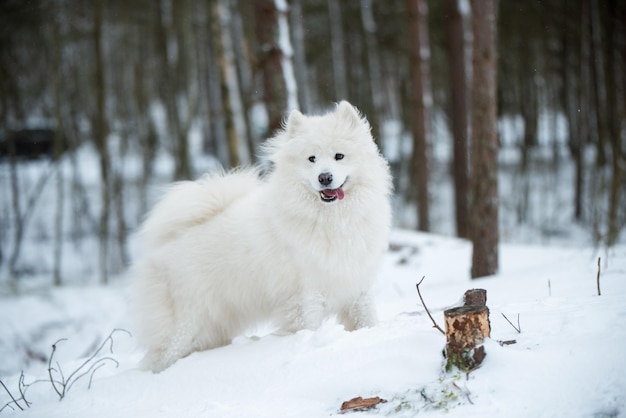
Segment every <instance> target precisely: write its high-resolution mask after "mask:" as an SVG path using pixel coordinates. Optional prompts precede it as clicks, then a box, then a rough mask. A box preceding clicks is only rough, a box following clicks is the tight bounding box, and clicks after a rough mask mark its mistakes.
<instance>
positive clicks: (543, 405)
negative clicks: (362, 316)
mask: <svg viewBox="0 0 626 418" xmlns="http://www.w3.org/2000/svg"><path fill="white" fill-rule="evenodd" d="M392 244H393V247H392V248H393V249H392V250H390V251H389V253H388V254H387V256H386V257H385V261H384V265H383V266H382V268H381V271H380V274H379V279H378V281H377V283H376V295H377V304H378V308H379V314H380V318H381V321H380V324H379V325H378V326H376V327H373V328H370V329H362V330H359V331H355V332H346V331H344V330H343V328H342V327H341V326H339V325H337V324H336V323H335V322H333V321H330V322H328V323H325V324H324V325H323V326H322V327H321V328H320V329H319V330H316V331H301V332H298V333H296V334H294V335H290V336H274V335H264V334H263V333H262V332H261V331H259V332H256V333H251V334H250V335H248V336H242V337H240V338H237V339H236V340H235V341H234V342H233V343H232V344H231V345H229V346H226V347H222V348H218V349H214V350H210V351H206V352H200V353H195V354H192V355H191V356H189V357H187V358H185V359H183V360H180V361H179V362H177V363H176V364H175V365H173V366H172V367H171V368H169V369H167V370H165V371H164V372H162V373H160V374H152V373H150V372H145V371H140V370H138V369H137V368H136V364H137V362H138V360H139V359H140V358H141V352H140V350H139V349H138V348H137V347H136V346H135V344H134V341H133V339H132V337H130V336H128V335H127V334H126V333H124V332H121V331H118V332H115V333H114V334H113V336H112V339H113V342H114V344H113V347H112V348H113V353H112V354H111V353H110V351H109V348H110V346H109V345H108V344H107V345H106V347H105V348H104V349H103V350H102V351H101V353H100V356H102V357H105V356H110V357H112V358H113V359H115V360H116V361H117V362H119V366H118V367H117V368H116V367H115V364H114V363H113V361H111V360H104V361H102V362H101V363H97V364H100V365H102V367H101V368H99V369H98V370H97V371H96V372H95V374H94V376H93V380H92V381H91V387H90V388H88V385H89V383H90V375H86V376H85V377H83V378H80V379H78V380H76V384H75V385H74V386H72V387H71V388H70V389H69V391H68V392H67V393H66V394H65V397H64V399H63V400H62V401H59V397H58V395H57V394H56V393H55V391H54V389H53V388H52V386H51V385H50V382H49V376H48V370H47V369H48V363H47V361H48V358H49V356H50V352H51V345H52V344H53V343H55V341H57V340H59V339H62V338H66V339H67V340H66V341H62V342H59V343H58V344H57V350H56V352H55V355H54V361H53V368H54V369H55V370H59V369H61V370H63V376H64V378H65V379H66V380H69V377H70V374H71V373H72V371H73V370H75V369H77V368H78V367H79V366H80V365H81V364H82V363H83V362H84V361H85V360H86V359H87V358H88V357H89V355H90V354H91V353H93V352H94V351H95V350H96V349H97V347H98V345H99V343H100V342H101V341H103V340H104V339H105V338H106V337H107V335H109V333H111V331H112V330H113V329H115V328H123V329H128V330H131V331H132V328H131V327H132V326H131V321H130V318H129V316H128V314H127V302H126V298H127V285H128V280H129V278H124V277H122V278H118V279H117V280H116V281H115V283H114V284H113V285H111V286H108V287H98V286H89V287H80V286H78V285H75V286H73V287H64V288H59V289H52V290H41V291H31V292H28V293H27V294H25V295H22V296H19V297H7V296H3V297H2V298H1V299H0V318H2V321H1V325H0V335H1V339H0V379H2V382H3V383H4V384H5V385H6V386H7V388H8V389H9V390H10V391H11V392H12V394H13V396H15V397H16V398H19V397H20V394H19V384H18V380H19V376H20V370H21V369H23V370H24V374H25V378H24V382H25V383H27V384H29V383H32V382H37V383H33V384H32V385H31V386H29V387H28V388H27V390H26V399H27V400H28V401H29V402H31V404H30V407H27V406H26V404H25V403H24V401H20V402H19V404H20V405H21V406H22V408H24V409H25V410H24V411H20V410H19V409H18V408H17V407H16V406H15V405H11V406H7V407H5V408H4V410H3V411H2V412H1V413H0V415H3V416H20V417H107V418H110V417H324V416H334V415H338V414H339V408H340V406H341V404H342V402H344V401H347V400H349V399H351V398H354V397H357V396H362V397H364V398H366V397H374V396H380V397H381V398H384V399H386V400H387V401H388V402H387V403H384V404H381V405H379V407H378V408H377V409H374V410H372V411H368V412H355V413H354V414H362V415H383V416H385V415H389V416H402V417H408V416H415V415H424V416H446V417H498V418H500V417H620V416H621V417H626V362H625V361H624V356H625V354H626V326H625V325H624V322H625V321H626V302H625V300H626V245H624V244H621V245H618V246H616V247H614V248H613V249H611V250H609V251H608V252H607V251H604V250H601V251H598V250H597V249H594V248H592V247H586V246H576V245H569V246H548V247H546V246H539V245H532V246H531V245H528V246H525V245H513V244H503V245H502V246H501V263H500V265H501V269H500V273H499V274H498V275H496V276H494V277H489V278H484V279H479V280H470V279H469V273H468V272H469V268H470V257H471V245H470V244H469V243H468V242H466V241H462V240H457V239H453V238H446V237H442V236H438V235H430V234H421V233H414V232H408V231H402V230H396V231H394V233H393V236H392ZM598 257H601V264H600V265H601V273H600V285H601V290H602V295H601V296H598V294H597V289H596V276H597V271H598V266H597V260H598ZM423 276H425V277H426V278H425V280H424V282H423V283H422V285H421V286H420V290H421V292H422V295H423V296H424V299H425V302H426V304H427V306H428V308H429V310H430V311H431V313H432V314H433V316H434V317H435V319H436V320H437V321H438V322H439V324H440V325H441V326H443V310H444V309H446V308H448V307H451V306H453V305H455V304H458V303H460V302H461V297H462V295H463V293H464V292H465V291H466V290H467V289H471V288H484V289H486V290H487V296H488V300H487V305H488V306H489V308H490V319H491V327H492V329H491V336H492V340H491V341H487V344H486V351H487V357H486V359H485V361H484V362H483V365H482V367H480V368H479V369H477V370H475V371H473V372H471V373H470V374H469V375H468V376H466V375H465V374H464V373H460V372H456V373H449V374H444V373H443V372H442V364H443V358H442V348H443V347H444V345H445V337H444V336H443V335H441V334H440V333H439V332H438V331H437V330H435V329H434V328H433V327H432V323H431V321H430V319H429V318H428V316H427V315H426V313H425V311H424V309H423V307H422V305H421V303H420V301H419V299H418V296H417V292H416V288H415V284H416V283H417V282H418V281H419V280H420V279H421V278H422V277H423ZM502 314H505V315H506V316H507V317H508V318H509V319H510V320H511V321H512V322H513V323H514V324H515V325H517V318H518V315H519V324H520V326H521V333H518V332H517V331H516V330H515V329H514V328H513V327H512V326H511V325H509V323H508V322H507V321H506V320H505V319H504V317H503V316H502ZM255 334H258V335H260V336H255ZM512 339H514V340H516V341H517V342H516V343H515V344H512V345H506V346H500V345H499V344H498V343H497V341H498V340H512ZM57 361H58V363H57ZM90 364H91V363H90ZM79 374H80V373H78V374H77V375H74V377H73V378H72V379H75V378H76V376H78V375H79ZM55 376H57V379H58V378H59V376H58V375H55ZM10 401H11V399H10V397H9V395H8V394H7V393H6V391H4V389H3V388H2V387H0V404H1V405H4V404H5V403H8V402H10ZM1 405H0V407H1Z"/></svg>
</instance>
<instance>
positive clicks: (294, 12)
mask: <svg viewBox="0 0 626 418" xmlns="http://www.w3.org/2000/svg"><path fill="white" fill-rule="evenodd" d="M289 17H290V19H289V23H290V27H291V28H292V30H291V32H292V34H293V41H292V42H293V45H294V48H293V50H294V54H293V62H294V67H295V68H296V71H294V75H295V77H296V82H297V83H298V101H299V103H300V110H301V111H302V112H303V113H308V112H310V111H311V108H312V102H311V91H310V83H309V79H308V77H307V74H308V68H307V63H306V42H305V36H304V28H303V27H302V22H303V21H304V20H305V18H304V15H303V13H302V0H291V9H290V13H289ZM333 48H334V45H333ZM337 100H338V101H339V100H341V98H337Z"/></svg>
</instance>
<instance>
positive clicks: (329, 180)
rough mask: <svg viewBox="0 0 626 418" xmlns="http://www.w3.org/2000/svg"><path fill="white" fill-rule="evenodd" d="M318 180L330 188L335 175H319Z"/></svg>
mask: <svg viewBox="0 0 626 418" xmlns="http://www.w3.org/2000/svg"><path fill="white" fill-rule="evenodd" d="M317 179H318V180H319V182H320V183H322V184H323V185H324V186H328V185H329V184H330V183H332V182H333V175H332V174H330V173H322V174H320V175H319V177H318V178H317Z"/></svg>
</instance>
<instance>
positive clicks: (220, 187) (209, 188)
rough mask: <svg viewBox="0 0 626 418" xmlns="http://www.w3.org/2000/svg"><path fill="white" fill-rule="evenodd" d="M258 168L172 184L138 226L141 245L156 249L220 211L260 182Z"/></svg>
mask: <svg viewBox="0 0 626 418" xmlns="http://www.w3.org/2000/svg"><path fill="white" fill-rule="evenodd" d="M259 181H260V180H259V175H258V172H257V170H255V169H248V170H238V171H233V172H231V173H224V172H218V173H212V174H207V175H205V176H203V177H202V178H200V179H199V180H197V181H183V182H179V183H175V184H174V185H173V186H172V187H171V188H170V190H169V191H168V192H167V193H166V194H165V196H164V197H163V198H162V199H161V201H160V202H159V203H157V204H156V206H155V207H154V209H152V211H151V212H150V213H149V215H148V218H147V219H146V221H145V222H144V224H143V226H142V228H141V237H142V241H143V244H144V245H145V246H146V247H147V248H156V247H159V246H160V245H162V244H164V243H166V242H168V241H171V240H172V239H174V238H176V237H177V236H179V235H181V234H182V233H184V232H185V231H186V230H187V229H189V228H191V227H193V226H195V225H199V224H202V223H204V222H206V221H208V220H210V219H212V218H214V217H216V216H217V215H219V214H220V213H221V212H223V211H224V210H225V209H226V208H228V207H229V206H230V205H231V204H232V203H233V202H234V201H236V200H238V199H240V198H241V197H243V196H245V195H247V194H248V193H250V192H251V191H252V190H253V189H254V188H256V187H257V186H258V185H259Z"/></svg>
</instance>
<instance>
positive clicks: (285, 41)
mask: <svg viewBox="0 0 626 418" xmlns="http://www.w3.org/2000/svg"><path fill="white" fill-rule="evenodd" d="M287 13H288V7H287V4H286V2H285V1H284V0H257V1H256V2H255V16H256V29H257V37H258V39H259V44H260V52H259V57H258V62H259V66H260V68H261V72H262V74H263V93H264V101H265V107H266V108H267V116H268V121H269V126H268V131H269V132H268V135H270V136H271V135H273V134H274V133H275V132H276V131H278V130H279V129H280V128H281V127H282V121H283V117H284V116H285V113H286V112H287V111H288V110H291V109H297V108H298V107H299V105H298V93H297V88H296V82H295V76H294V74H293V65H292V54H293V51H292V48H291V42H290V41H289V33H288V30H289V29H288V28H289V24H288V19H287Z"/></svg>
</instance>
